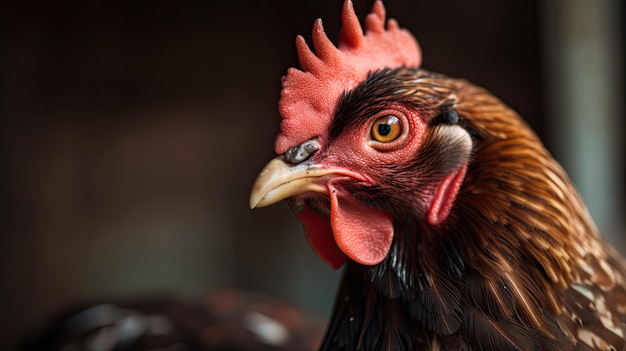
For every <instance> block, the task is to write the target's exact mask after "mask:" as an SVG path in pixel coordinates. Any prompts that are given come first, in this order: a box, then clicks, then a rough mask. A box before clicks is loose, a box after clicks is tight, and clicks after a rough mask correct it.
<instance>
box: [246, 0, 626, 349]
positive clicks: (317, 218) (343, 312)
mask: <svg viewBox="0 0 626 351" xmlns="http://www.w3.org/2000/svg"><path fill="white" fill-rule="evenodd" d="M342 24H343V26H342V29H341V33H340V39H339V44H338V46H335V45H334V44H332V43H331V42H330V40H329V39H328V38H327V36H326V34H325V33H324V30H323V27H322V23H321V20H317V21H316V22H315V24H314V28H313V35H312V42H313V47H314V49H313V50H314V52H315V53H314V52H313V50H311V49H310V48H309V46H308V44H306V43H305V40H304V39H303V38H302V37H300V36H299V37H297V39H296V47H297V51H298V57H299V61H300V66H301V70H300V69H296V68H290V69H289V70H288V72H287V75H286V76H285V77H283V79H282V87H283V88H282V92H281V98H280V101H279V112H280V114H281V116H282V122H281V126H280V132H279V135H278V137H277V139H276V143H275V151H276V154H277V155H279V156H277V157H276V158H275V159H274V160H272V161H271V162H270V163H269V164H268V165H267V166H266V167H265V168H264V169H263V170H262V171H261V173H260V174H259V176H258V178H257V180H256V182H255V184H254V186H253V189H252V193H251V196H250V206H251V208H255V207H262V206H268V205H271V204H273V203H276V202H278V201H281V200H284V199H287V200H288V202H289V204H290V207H291V208H292V210H293V211H294V213H295V215H296V217H297V219H299V220H300V221H301V222H302V223H303V225H304V230H305V232H306V237H307V239H308V241H309V243H310V244H311V246H312V248H313V249H314V250H315V251H316V252H317V253H318V254H319V256H320V257H321V258H322V259H323V260H325V261H326V262H328V263H329V264H330V265H331V266H332V267H334V268H338V267H341V266H343V265H345V268H344V274H343V277H342V281H341V283H340V287H339V290H338V293H337V297H336V301H335V307H334V310H333V312H332V316H331V320H330V322H329V325H328V328H327V332H326V336H325V339H324V341H323V342H322V345H321V350H485V351H486V350H499V351H503V350H518V351H522V350H544V351H545V350H561V351H563V350H626V341H625V333H626V326H625V322H626V282H625V276H626V269H625V267H626V261H625V260H624V258H622V256H620V255H619V254H618V253H617V252H616V250H614V249H613V248H611V247H610V246H609V245H608V244H607V243H605V241H604V240H603V239H602V237H601V234H600V233H599V231H598V229H597V227H596V225H595V224H594V222H593V220H592V218H591V217H590V215H589V213H588V211H587V209H586V207H585V205H584V204H583V202H582V201H581V198H580V196H579V194H578V193H577V191H576V189H575V188H574V186H573V185H572V183H571V181H570V180H569V179H568V176H567V175H566V173H565V172H564V170H563V169H562V168H561V166H560V165H559V164H558V163H557V162H556V161H555V160H554V158H553V157H552V156H551V155H550V153H549V152H548V151H547V150H546V149H545V148H544V146H543V145H542V143H541V141H540V140H539V139H538V137H537V136H536V135H535V134H534V132H533V131H532V130H531V129H530V128H529V127H528V125H527V124H526V123H525V122H524V121H523V120H522V119H521V118H520V117H519V116H518V115H517V114H516V112H514V111H513V110H512V109H511V108H509V107H508V106H506V105H505V104H504V103H503V102H502V101H500V100H499V99H498V98H496V97H495V96H493V95H492V94H491V93H490V92H488V91H486V90H485V89H483V88H480V87H478V86H476V85H473V84H471V83H469V82H467V81H465V80H462V79H454V78H450V77H447V76H445V75H442V74H438V73H433V72H429V71H427V70H425V69H421V68H419V65H420V63H421V52H420V49H419V46H418V44H417V42H416V40H415V39H414V38H413V36H412V35H411V34H410V33H409V32H408V31H406V30H404V29H401V28H400V27H399V26H398V23H397V22H396V21H394V20H388V21H387V20H386V19H385V9H384V7H383V4H382V2H380V1H376V2H375V3H374V5H373V8H372V12H371V13H370V14H369V15H368V16H367V17H366V19H365V30H363V29H362V27H361V25H360V23H359V19H358V18H357V16H356V14H355V13H354V10H353V6H352V3H351V2H350V0H346V1H345V3H344V6H343V13H342Z"/></svg>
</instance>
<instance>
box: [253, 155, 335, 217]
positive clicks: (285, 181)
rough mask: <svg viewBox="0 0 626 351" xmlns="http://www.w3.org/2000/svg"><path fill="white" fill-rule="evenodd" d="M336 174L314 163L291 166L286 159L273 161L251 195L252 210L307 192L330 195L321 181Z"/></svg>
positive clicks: (279, 157)
mask: <svg viewBox="0 0 626 351" xmlns="http://www.w3.org/2000/svg"><path fill="white" fill-rule="evenodd" d="M334 173H337V170H333V169H327V168H323V167H321V166H319V165H316V164H314V163H311V162H302V163H298V164H290V163H287V162H285V161H284V158H283V156H277V157H276V158H274V159H273V160H271V161H270V162H269V163H268V164H267V165H266V166H265V168H263V170H262V171H261V173H259V176H258V177H257V179H256V181H255V182H254V185H253V186H252V192H251V193H250V208H256V207H264V206H269V205H272V204H275V203H277V202H278V201H281V200H284V199H286V198H288V197H291V196H294V195H298V194H302V193H305V192H309V191H312V192H318V193H323V194H328V189H327V187H326V186H325V181H324V179H322V177H324V176H327V175H329V174H334Z"/></svg>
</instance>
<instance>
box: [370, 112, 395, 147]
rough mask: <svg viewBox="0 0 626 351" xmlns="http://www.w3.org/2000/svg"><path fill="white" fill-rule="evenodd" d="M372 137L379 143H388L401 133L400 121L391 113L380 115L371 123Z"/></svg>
mask: <svg viewBox="0 0 626 351" xmlns="http://www.w3.org/2000/svg"><path fill="white" fill-rule="evenodd" d="M371 134H372V139H374V140H376V141H378V142H381V143H390V142H392V141H394V140H396V139H398V137H399V136H400V135H401V134H402V123H401V122H400V119H399V118H398V117H396V116H393V115H388V116H384V117H380V118H379V119H377V120H376V122H374V124H373V125H372V130H371Z"/></svg>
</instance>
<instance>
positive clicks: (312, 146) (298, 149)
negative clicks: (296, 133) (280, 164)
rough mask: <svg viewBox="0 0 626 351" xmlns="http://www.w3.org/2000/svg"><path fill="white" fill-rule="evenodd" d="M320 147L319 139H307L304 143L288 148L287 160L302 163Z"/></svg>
mask: <svg viewBox="0 0 626 351" xmlns="http://www.w3.org/2000/svg"><path fill="white" fill-rule="evenodd" d="M319 149H320V144H319V143H318V142H317V140H314V139H313V140H308V141H305V142H304V143H302V144H300V145H298V146H294V147H292V148H291V149H289V150H287V152H285V161H287V162H289V163H292V164H297V163H300V162H302V161H304V160H306V159H308V158H309V157H311V155H312V154H313V153H314V152H315V151H317V150H319Z"/></svg>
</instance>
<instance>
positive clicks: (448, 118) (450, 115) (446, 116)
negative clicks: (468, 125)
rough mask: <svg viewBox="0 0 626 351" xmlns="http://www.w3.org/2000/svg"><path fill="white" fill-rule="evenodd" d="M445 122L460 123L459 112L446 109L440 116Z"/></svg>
mask: <svg viewBox="0 0 626 351" xmlns="http://www.w3.org/2000/svg"><path fill="white" fill-rule="evenodd" d="M438 118H440V119H441V121H442V122H443V123H445V124H457V123H459V114H458V113H456V111H453V110H450V111H445V112H443V113H442V114H441V115H439V117H438Z"/></svg>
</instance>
